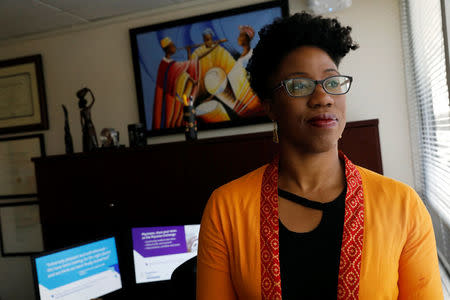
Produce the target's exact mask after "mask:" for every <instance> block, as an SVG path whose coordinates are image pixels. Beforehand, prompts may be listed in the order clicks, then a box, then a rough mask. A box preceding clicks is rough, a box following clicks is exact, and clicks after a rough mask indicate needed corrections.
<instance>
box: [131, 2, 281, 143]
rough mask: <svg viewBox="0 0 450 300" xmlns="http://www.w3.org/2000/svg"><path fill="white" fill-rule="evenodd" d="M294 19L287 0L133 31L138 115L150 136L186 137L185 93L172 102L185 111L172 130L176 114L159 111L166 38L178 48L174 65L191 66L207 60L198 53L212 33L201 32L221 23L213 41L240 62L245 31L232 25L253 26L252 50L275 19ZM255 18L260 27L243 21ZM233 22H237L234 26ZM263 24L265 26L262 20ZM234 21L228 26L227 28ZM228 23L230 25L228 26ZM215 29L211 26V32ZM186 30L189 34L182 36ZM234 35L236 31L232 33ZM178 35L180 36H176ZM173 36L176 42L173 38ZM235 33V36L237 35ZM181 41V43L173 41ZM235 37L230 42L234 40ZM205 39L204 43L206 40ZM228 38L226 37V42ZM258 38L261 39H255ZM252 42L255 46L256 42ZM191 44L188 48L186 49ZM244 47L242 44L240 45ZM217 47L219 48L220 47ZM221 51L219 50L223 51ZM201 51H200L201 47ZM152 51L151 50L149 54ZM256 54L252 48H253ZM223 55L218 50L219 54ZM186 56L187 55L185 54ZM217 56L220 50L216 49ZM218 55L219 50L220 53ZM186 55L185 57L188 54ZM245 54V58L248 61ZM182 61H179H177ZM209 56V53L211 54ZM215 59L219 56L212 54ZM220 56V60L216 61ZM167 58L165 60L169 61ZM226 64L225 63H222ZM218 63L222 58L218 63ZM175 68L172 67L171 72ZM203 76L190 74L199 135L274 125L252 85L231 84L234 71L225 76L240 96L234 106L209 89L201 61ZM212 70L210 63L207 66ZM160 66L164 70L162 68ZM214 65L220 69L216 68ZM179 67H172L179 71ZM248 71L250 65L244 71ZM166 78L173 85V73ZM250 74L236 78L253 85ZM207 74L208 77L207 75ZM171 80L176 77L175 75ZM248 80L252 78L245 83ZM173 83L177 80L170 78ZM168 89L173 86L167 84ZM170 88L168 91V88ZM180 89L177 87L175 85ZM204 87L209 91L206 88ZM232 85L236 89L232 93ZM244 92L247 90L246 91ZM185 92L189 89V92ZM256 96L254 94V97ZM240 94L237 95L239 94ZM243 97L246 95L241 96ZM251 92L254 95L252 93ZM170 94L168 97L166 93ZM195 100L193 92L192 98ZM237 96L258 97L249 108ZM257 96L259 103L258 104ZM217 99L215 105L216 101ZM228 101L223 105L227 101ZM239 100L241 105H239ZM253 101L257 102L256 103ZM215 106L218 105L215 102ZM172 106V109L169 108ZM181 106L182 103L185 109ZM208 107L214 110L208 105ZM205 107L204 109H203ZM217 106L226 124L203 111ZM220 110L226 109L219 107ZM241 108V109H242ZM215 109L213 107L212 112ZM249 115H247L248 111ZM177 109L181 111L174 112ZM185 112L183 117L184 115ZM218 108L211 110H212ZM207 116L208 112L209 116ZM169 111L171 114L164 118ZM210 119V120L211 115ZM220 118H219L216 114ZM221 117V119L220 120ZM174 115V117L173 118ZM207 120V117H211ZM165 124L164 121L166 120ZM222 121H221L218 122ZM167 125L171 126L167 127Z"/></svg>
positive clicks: (201, 74) (216, 29) (174, 97)
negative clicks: (240, 37) (239, 39)
mask: <svg viewBox="0 0 450 300" xmlns="http://www.w3.org/2000/svg"><path fill="white" fill-rule="evenodd" d="M264 13H267V15H269V14H270V13H271V14H272V15H270V17H269V16H268V17H266V18H257V17H256V16H260V15H263V14H264ZM288 14H289V7H288V1H287V0H275V1H270V2H264V3H259V4H255V5H249V6H245V7H240V8H234V9H229V10H224V11H218V12H212V13H209V14H204V15H199V16H193V17H188V18H184V19H179V20H173V21H168V22H164V23H159V24H152V25H148V26H143V27H137V28H132V29H130V32H129V33H130V42H131V50H132V60H133V68H134V77H135V85H136V95H137V102H138V110H139V120H140V122H141V123H142V124H144V127H145V129H146V136H147V137H150V136H161V135H168V134H174V133H182V132H184V127H183V125H182V124H183V123H182V106H183V105H184V104H183V101H182V99H181V98H182V97H181V95H180V94H184V93H178V92H174V93H173V97H172V98H173V99H172V100H171V101H172V102H173V103H176V104H175V105H176V106H177V107H180V106H181V109H180V108H178V109H176V113H174V114H175V115H176V117H175V118H174V119H176V120H177V121H175V122H173V123H172V124H170V125H169V121H168V120H167V117H166V118H165V117H164V116H167V115H170V114H169V113H168V112H167V111H168V110H167V109H166V110H164V102H162V103H163V104H162V105H163V108H162V113H159V111H160V110H158V109H157V105H156V104H155V103H157V100H159V96H158V94H157V93H158V91H157V90H158V88H159V85H158V82H161V80H159V79H160V78H162V77H161V76H160V75H161V74H162V72H160V68H161V65H162V62H163V60H164V59H165V55H164V54H166V56H167V51H166V50H165V49H166V48H163V45H164V43H163V42H164V40H165V38H161V37H162V36H164V34H165V33H168V35H167V37H169V41H170V42H172V40H173V42H174V43H176V45H177V46H176V47H175V45H174V48H175V49H176V52H175V55H174V56H173V57H174V58H173V59H171V60H172V61H174V65H176V63H178V62H180V64H181V62H183V63H186V64H190V63H191V61H192V59H191V58H192V57H195V58H198V59H199V60H201V59H202V56H199V55H197V56H196V52H197V51H198V49H199V48H202V46H201V45H205V47H206V42H205V43H203V44H202V42H203V41H204V39H205V37H204V34H205V33H204V32H205V31H206V30H205V31H203V32H202V31H200V30H199V29H203V28H204V27H207V25H208V24H209V25H210V24H217V23H219V22H221V23H220V24H221V26H220V28H219V29H220V30H219V29H218V28H217V27H214V25H213V26H212V27H211V28H212V29H213V30H212V31H214V32H211V37H213V38H214V39H215V40H216V42H215V43H216V44H218V45H219V46H222V48H223V49H225V51H222V53H223V57H225V58H227V56H226V55H228V54H226V53H225V52H228V53H229V55H228V56H231V57H232V58H233V59H234V61H235V62H237V61H238V57H240V56H237V55H236V54H240V53H239V52H237V50H236V49H237V47H236V43H237V42H236V40H237V38H236V37H237V36H238V35H239V34H240V33H241V26H239V31H238V27H237V26H231V25H230V24H235V23H237V22H241V23H242V24H240V25H245V26H250V27H252V28H251V29H252V30H253V36H252V37H251V38H250V42H251V47H254V46H255V45H256V43H257V41H258V40H259V36H258V31H259V30H260V29H261V28H262V27H263V26H264V25H267V24H269V23H271V22H272V21H273V20H274V19H276V18H278V17H285V16H287V15H288ZM252 17H253V18H254V19H256V20H258V22H259V23H258V22H256V23H258V24H253V23H251V21H248V22H246V21H243V20H254V19H252ZM229 20H233V22H234V23H233V22H232V21H229ZM259 20H261V21H259ZM264 21H266V22H265V23H263V22H264ZM227 22H228V23H227ZM222 24H228V25H223V26H222ZM227 26H228V27H227ZM208 28H209V27H208ZM182 30H184V31H183V33H180V32H181V31H182ZM232 30H234V31H233V32H232ZM174 32H176V34H173V33H174ZM170 33H172V37H171V35H170ZM231 33H233V35H232V34H231ZM173 36H175V38H174V37H173ZM231 36H232V38H228V37H231ZM202 37H203V40H200V42H199V39H201V38H202ZM224 37H225V38H224ZM253 37H255V38H253ZM186 41H190V42H191V44H189V43H187V42H186ZM250 42H249V43H250ZM186 43H187V44H186ZM238 43H239V42H238ZM216 44H213V45H216ZM178 46H181V48H178ZM190 46H192V47H193V48H192V49H190V50H194V51H193V54H192V56H190V55H191V54H190V52H189V51H190V50H187V48H190ZM219 46H217V48H219V50H222V49H220V48H221V47H219ZM196 47H197V48H196ZM149 49H151V51H146V50H149ZM251 49H252V48H251ZM216 50H217V49H216ZM185 51H186V52H187V53H185ZM214 51H215V50H214ZM217 51H218V50H217ZM183 53H185V54H183ZM243 53H244V52H242V55H241V56H243ZM176 55H178V56H177V58H175V56H176ZM206 55H207V54H206ZM211 56H213V55H212V54H211ZM216 56H217V55H216ZM216 56H215V57H216ZM163 57H164V58H163ZM221 59H222V60H224V58H221ZM227 59H228V60H230V65H233V66H234V65H236V64H234V62H233V61H232V60H231V59H229V58H227ZM217 60H218V59H217ZM170 64H171V63H169V67H170ZM199 65H200V66H199V67H198V69H199V71H196V72H195V74H196V76H197V77H195V76H190V75H192V74H191V73H189V74H188V75H187V77H188V78H192V77H194V79H192V82H194V83H193V84H192V85H194V88H191V90H192V89H195V86H198V88H197V89H196V92H192V93H191V95H192V94H195V98H194V101H193V103H194V108H195V111H196V115H197V121H198V129H199V131H203V130H209V129H218V128H229V127H236V126H243V125H251V124H258V123H266V122H270V119H269V118H268V117H267V116H266V115H265V113H264V112H263V109H262V105H261V104H260V103H259V99H258V98H257V96H256V94H255V93H254V92H253V90H251V88H250V87H249V84H248V82H246V83H245V84H241V83H239V84H240V85H239V84H237V83H236V82H237V81H238V80H234V81H232V80H230V77H231V76H230V74H231V73H232V72H233V75H234V73H236V72H234V69H235V68H232V67H231V69H232V70H231V71H230V70H229V69H228V70H225V72H224V74H225V76H226V78H227V79H226V81H227V82H228V84H227V88H226V89H228V90H231V93H230V94H233V95H235V99H234V100H235V102H234V103H231V104H230V102H226V101H225V100H223V99H222V98H220V99H219V96H217V95H216V94H214V93H212V92H211V89H208V87H206V85H207V84H206V80H205V78H206V76H207V75H208V72H206V71H205V70H204V68H203V67H202V62H199ZM204 65H206V63H204ZM212 65H213V64H212ZM158 66H159V67H158ZM213 66H214V65H213ZM174 68H175V67H172V69H174ZM186 69H188V70H191V69H190V67H186ZM244 69H245V66H244ZM165 72H166V73H165V75H164V76H165V79H164V85H166V84H167V80H168V79H167V78H168V75H167V72H168V71H165ZM244 73H245V76H240V77H239V76H235V77H233V78H237V77H239V78H240V79H241V81H242V80H247V81H248V73H246V72H245V71H244ZM205 74H206V75H205ZM169 76H171V75H169ZM181 77H182V76H181V75H180V76H179V77H177V79H174V80H177V82H179V80H180V79H179V78H181ZM243 77H246V79H243ZM170 78H172V77H170ZM233 83H234V85H233ZM167 85H168V84H167ZM167 85H166V86H167ZM174 85H175V84H174ZM202 85H204V86H202ZM166 86H165V87H164V88H163V90H164V91H163V93H166V90H165V89H166ZM230 86H231V88H230ZM237 86H239V87H241V86H245V88H246V89H247V90H246V92H245V93H244V92H242V91H241V90H239V91H237V88H236V87H237ZM242 89H244V88H242ZM184 91H185V90H184ZM249 91H250V92H249ZM233 92H234V93H233ZM238 93H240V94H238ZM249 93H250V94H249ZM164 95H167V94H164ZM188 95H189V93H188ZM237 95H244V96H245V97H247V98H250V96H248V95H253V97H251V98H250V100H248V99H245V101H247V102H246V103H245V105H243V104H241V103H239V104H236V103H238V102H239V101H241V100H242V99H241V98H238V97H242V98H243V97H244V96H237ZM164 97H165V96H163V101H166V98H164ZM255 97H256V101H255V100H254V99H255ZM210 100H212V101H210ZM222 100H223V101H222ZM236 100H237V101H236ZM252 101H253V102H252ZM213 102H214V103H213ZM250 102H252V105H253V107H250V106H249V105H248V104H249V103H250ZM165 103H166V107H167V106H168V105H167V103H168V102H165ZM180 103H181V104H180ZM206 103H207V104H208V105H206ZM201 104H204V105H203V106H200V105H201ZM212 105H216V106H217V107H218V108H220V111H221V113H222V115H223V116H224V117H223V118H222V119H217V118H215V117H211V116H210V115H211V114H212V113H211V114H209V112H210V111H206V110H205V109H202V107H206V106H209V107H212ZM219 106H220V107H219ZM237 107H238V109H237ZM208 109H210V108H208ZM245 109H246V110H247V111H244V112H242V111H243V110H245ZM174 110H175V109H174ZM180 110H181V112H180ZM212 110H213V109H212V108H211V111H212ZM204 111H206V113H203V112H204ZM164 112H165V114H164ZM208 114H209V115H208ZM216 115H217V114H216ZM216 115H215V116H216ZM171 116H172V115H171ZM205 116H206V117H205ZM160 119H162V120H161V121H160ZM216 120H218V121H216ZM164 122H166V124H164Z"/></svg>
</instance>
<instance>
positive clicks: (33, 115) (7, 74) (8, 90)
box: [0, 55, 48, 133]
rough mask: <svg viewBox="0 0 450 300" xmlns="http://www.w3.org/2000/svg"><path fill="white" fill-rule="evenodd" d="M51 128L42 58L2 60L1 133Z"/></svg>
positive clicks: (0, 73)
mask: <svg viewBox="0 0 450 300" xmlns="http://www.w3.org/2000/svg"><path fill="white" fill-rule="evenodd" d="M44 129H48V117H47V101H46V96H45V84H44V73H43V70H42V57H41V55H33V56H27V57H20V58H15V59H10V60H3V61H0V133H12V132H24V131H32V130H44Z"/></svg>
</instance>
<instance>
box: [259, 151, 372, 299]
mask: <svg viewBox="0 0 450 300" xmlns="http://www.w3.org/2000/svg"><path fill="white" fill-rule="evenodd" d="M339 157H340V159H342V160H344V162H345V177H346V180H347V194H346V197H345V217H344V227H343V235H342V246H341V257H340V262H339V277H338V299H358V293H359V276H360V270H361V254H362V247H363V234H364V195H363V188H362V180H361V175H360V174H359V172H358V170H357V168H356V166H355V165H353V163H352V162H351V161H350V160H349V159H348V158H347V157H346V156H345V155H344V154H343V153H342V152H339ZM278 219H279V217H278V157H277V158H275V159H274V160H273V162H272V163H271V164H269V165H268V166H267V168H266V170H265V172H264V175H263V179H262V186H261V205H260V249H261V253H260V255H261V298H262V299H270V300H272V299H281V276H280V252H279V250H280V249H279V226H278Z"/></svg>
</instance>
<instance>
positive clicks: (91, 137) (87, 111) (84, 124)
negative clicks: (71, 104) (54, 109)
mask: <svg viewBox="0 0 450 300" xmlns="http://www.w3.org/2000/svg"><path fill="white" fill-rule="evenodd" d="M88 92H89V93H90V94H91V97H92V102H91V103H90V104H89V105H87V100H86V99H85V98H84V97H85V96H86V94H87V93H88ZM77 97H78V99H79V101H78V107H79V108H80V117H81V129H82V132H83V152H89V151H92V150H94V149H96V148H97V147H98V141H97V134H96V133H95V127H94V123H92V118H91V109H92V106H93V105H94V103H95V97H94V94H93V93H92V91H91V90H90V89H88V88H83V89H81V90H79V91H78V92H77Z"/></svg>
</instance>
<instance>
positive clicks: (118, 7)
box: [0, 0, 211, 41]
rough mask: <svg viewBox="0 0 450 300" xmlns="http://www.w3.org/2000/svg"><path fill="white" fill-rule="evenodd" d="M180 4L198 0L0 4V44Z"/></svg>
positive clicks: (13, 0) (12, 0) (16, 0)
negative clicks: (14, 39) (0, 42)
mask: <svg viewBox="0 0 450 300" xmlns="http://www.w3.org/2000/svg"><path fill="white" fill-rule="evenodd" d="M182 2H202V0H200V1H199V0H0V41H5V40H8V39H13V38H19V37H24V36H28V35H32V34H37V33H44V32H48V31H53V30H59V29H63V28H68V27H73V26H77V25H80V24H87V23H93V22H98V21H102V20H107V19H110V18H114V17H119V16H124V15H128V14H133V13H141V12H144V11H151V10H153V9H159V8H163V7H167V6H172V5H176V4H180V3H182ZM203 2H211V1H210V0H209V1H208V0H205V1H203Z"/></svg>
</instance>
